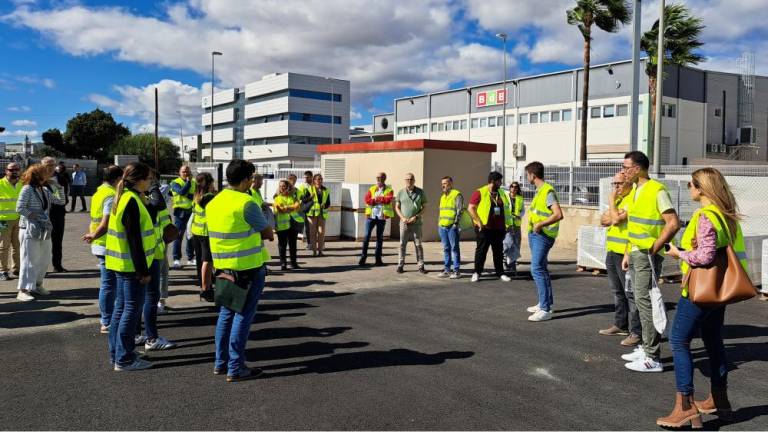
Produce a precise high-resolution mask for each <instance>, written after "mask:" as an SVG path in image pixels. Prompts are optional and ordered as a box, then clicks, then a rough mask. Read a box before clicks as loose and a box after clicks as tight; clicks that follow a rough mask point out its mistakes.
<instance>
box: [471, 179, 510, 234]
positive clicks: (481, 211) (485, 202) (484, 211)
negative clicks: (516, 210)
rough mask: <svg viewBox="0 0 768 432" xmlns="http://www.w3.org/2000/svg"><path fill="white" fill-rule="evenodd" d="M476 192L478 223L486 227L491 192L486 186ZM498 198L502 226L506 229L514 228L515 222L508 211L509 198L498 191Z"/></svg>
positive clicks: (489, 211)
mask: <svg viewBox="0 0 768 432" xmlns="http://www.w3.org/2000/svg"><path fill="white" fill-rule="evenodd" d="M478 191H479V192H480V204H478V205H477V216H478V217H479V218H480V222H482V223H483V225H486V224H488V219H489V216H490V213H491V207H492V201H491V191H490V189H489V188H488V185H485V186H483V187H481V188H480V189H478ZM499 196H500V197H501V202H502V205H501V211H502V212H503V213H504V226H505V227H506V228H509V227H511V226H514V224H515V222H514V220H513V218H512V212H511V211H510V210H509V197H508V196H507V194H506V193H504V191H502V190H500V191H499Z"/></svg>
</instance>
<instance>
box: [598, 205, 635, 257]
mask: <svg viewBox="0 0 768 432" xmlns="http://www.w3.org/2000/svg"><path fill="white" fill-rule="evenodd" d="M633 195H634V190H633V191H632V192H630V193H629V195H627V196H625V197H624V198H619V199H617V200H616V208H617V209H618V210H624V211H626V212H628V211H629V207H630V206H631V205H632V197H633ZM627 237H628V232H627V221H626V219H625V220H623V221H621V222H620V223H619V224H617V225H611V226H610V227H608V232H606V233H605V248H606V249H607V250H608V251H609V252H613V253H617V254H622V255H623V254H624V252H626V250H627V245H628V244H629V239H628V238H627Z"/></svg>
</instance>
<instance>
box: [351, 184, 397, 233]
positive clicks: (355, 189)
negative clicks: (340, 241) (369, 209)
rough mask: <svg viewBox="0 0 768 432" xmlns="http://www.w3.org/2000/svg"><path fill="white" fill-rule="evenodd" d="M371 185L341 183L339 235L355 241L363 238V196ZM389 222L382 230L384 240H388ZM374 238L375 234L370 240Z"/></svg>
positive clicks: (364, 217)
mask: <svg viewBox="0 0 768 432" xmlns="http://www.w3.org/2000/svg"><path fill="white" fill-rule="evenodd" d="M371 186H373V185H372V184H365V183H342V184H341V235H342V236H343V237H345V238H349V239H352V240H355V241H359V240H362V239H363V237H364V236H365V220H366V216H365V194H366V193H367V192H368V189H370V188H371ZM389 232H390V220H387V225H386V227H385V228H384V238H385V239H388V238H389ZM375 237H376V233H375V231H374V234H373V236H372V238H375Z"/></svg>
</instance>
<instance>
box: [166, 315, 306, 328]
mask: <svg viewBox="0 0 768 432" xmlns="http://www.w3.org/2000/svg"><path fill="white" fill-rule="evenodd" d="M305 315H306V314H305V313H300V312H297V313H287V314H268V313H262V312H258V313H257V314H256V317H255V318H254V319H253V324H264V323H268V322H273V321H279V320H281V319H283V318H297V317H302V316H305ZM218 318H219V315H218V314H217V313H211V314H206V315H201V316H196V317H191V318H181V319H174V314H169V315H168V318H166V319H163V320H162V321H160V322H158V323H157V327H158V328H160V329H169V328H175V327H181V328H184V327H204V326H211V327H215V326H216V321H217V320H218Z"/></svg>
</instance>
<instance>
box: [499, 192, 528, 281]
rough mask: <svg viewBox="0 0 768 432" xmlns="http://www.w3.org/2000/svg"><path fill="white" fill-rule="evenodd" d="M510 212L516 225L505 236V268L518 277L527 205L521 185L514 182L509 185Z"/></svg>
mask: <svg viewBox="0 0 768 432" xmlns="http://www.w3.org/2000/svg"><path fill="white" fill-rule="evenodd" d="M508 197H509V210H510V212H511V213H512V218H513V220H514V225H512V227H510V228H508V229H507V234H506V235H505V236H504V267H505V269H506V270H507V272H509V273H512V275H514V276H517V260H518V259H520V241H521V240H522V233H521V227H522V225H523V215H524V214H525V203H524V200H523V192H522V191H521V190H520V183H518V182H512V183H510V185H509V195H508Z"/></svg>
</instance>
